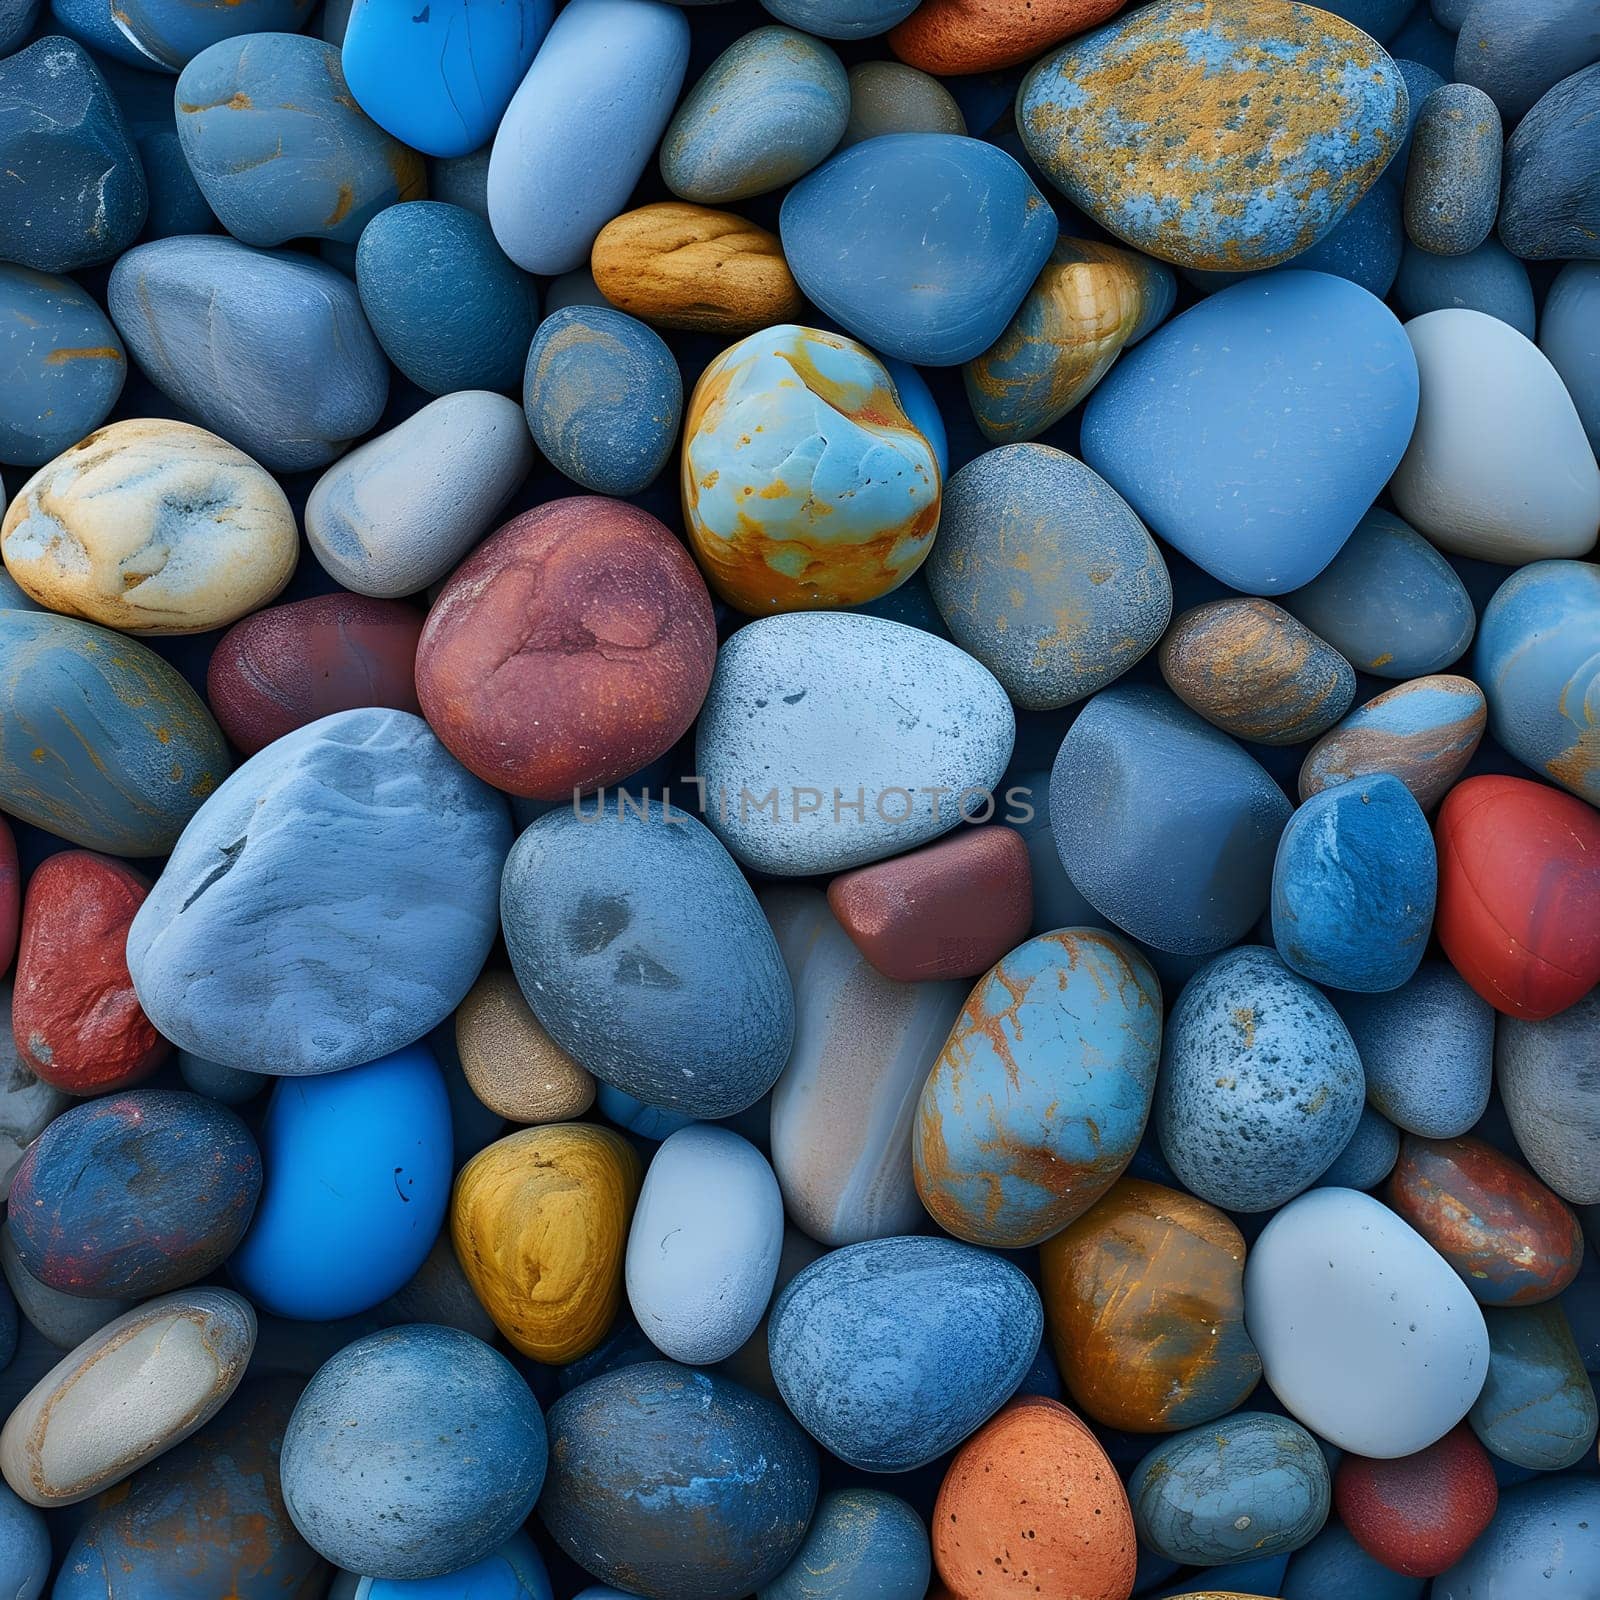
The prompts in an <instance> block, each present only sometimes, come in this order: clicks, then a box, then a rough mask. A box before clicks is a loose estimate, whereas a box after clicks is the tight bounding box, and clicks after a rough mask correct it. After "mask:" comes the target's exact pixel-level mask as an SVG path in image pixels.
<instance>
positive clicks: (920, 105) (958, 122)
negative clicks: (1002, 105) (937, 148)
mask: <svg viewBox="0 0 1600 1600" xmlns="http://www.w3.org/2000/svg"><path fill="white" fill-rule="evenodd" d="M809 3H810V0H778V4H779V5H780V6H781V7H782V9H784V10H787V11H791V12H793V11H796V10H799V9H800V6H801V5H802V4H809ZM899 3H903V0H899ZM767 9H768V10H769V11H773V8H772V7H771V6H768V7H767ZM773 15H774V16H776V15H777V12H776V11H773ZM811 31H812V32H813V33H817V32H825V31H826V30H824V29H819V28H816V27H813V28H812V30H811ZM848 77H849V85H850V119H849V121H848V122H846V124H845V129H844V137H843V138H842V139H841V140H840V141H839V144H840V147H841V148H844V147H846V146H849V145H853V144H860V143H861V141H862V140H863V139H876V138H877V137H878V136H879V134H883V133H965V132H966V131H967V119H966V118H965V117H964V116H962V114H961V107H960V106H959V105H957V104H956V99H955V96H954V95H953V94H951V93H950V91H949V90H948V89H947V88H945V86H944V85H943V84H942V83H940V82H939V80H938V79H937V78H930V77H929V76H928V74H927V73H925V72H918V71H917V70H916V68H915V67H908V66H906V65H905V63H904V62H901V61H860V62H857V63H856V65H855V66H853V67H851V69H850V71H849V74H848Z"/></svg>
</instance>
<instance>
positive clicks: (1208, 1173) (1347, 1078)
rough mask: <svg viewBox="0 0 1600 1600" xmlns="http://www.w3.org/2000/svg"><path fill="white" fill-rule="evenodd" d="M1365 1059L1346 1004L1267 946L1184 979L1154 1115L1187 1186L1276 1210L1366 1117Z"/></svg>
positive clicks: (1233, 1202)
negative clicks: (1346, 1019) (1345, 1019)
mask: <svg viewBox="0 0 1600 1600" xmlns="http://www.w3.org/2000/svg"><path fill="white" fill-rule="evenodd" d="M1362 1094H1363V1078H1362V1072H1361V1060H1360V1057H1359V1056H1358V1055H1357V1054H1356V1048H1355V1045H1354V1044H1353V1043H1352V1042H1351V1039H1350V1035H1349V1033H1348V1031H1347V1030H1346V1028H1345V1026H1344V1024H1343V1023H1342V1022H1341V1021H1340V1020H1339V1015H1338V1013H1337V1012H1336V1011H1335V1010H1334V1009H1333V1007H1332V1005H1330V1004H1329V1002H1328V1001H1327V1000H1326V999H1325V998H1324V997H1323V996H1322V994H1321V993H1320V991H1318V990H1317V989H1314V988H1313V987H1312V986H1311V985H1310V984H1309V983H1306V982H1305V981H1304V980H1303V979H1301V978H1299V977H1297V976H1296V975H1295V974H1294V973H1293V972H1291V971H1290V970H1289V969H1288V968H1287V967H1286V966H1285V965H1284V964H1283V962H1282V961H1281V960H1280V959H1279V958H1278V956H1277V955H1276V954H1275V953H1274V952H1273V951H1271V950H1267V949H1264V948H1263V947H1261V946H1260V945H1245V946H1242V947H1241V948H1239V949H1237V950H1229V951H1227V952H1226V953H1224V954H1223V955H1220V956H1217V957H1216V958H1214V959H1213V960H1211V961H1209V962H1207V963H1206V965H1205V966H1203V967H1201V968H1200V970H1199V971H1198V972H1197V973H1195V975H1194V976H1193V977H1192V978H1191V979H1190V980H1189V981H1188V983H1186V984H1185V985H1184V987H1183V991H1182V993H1181V994H1180V995H1179V997H1178V1002H1177V1004H1176V1005H1175V1006H1174V1007H1173V1009H1172V1014H1171V1016H1170V1017H1169V1018H1168V1019H1167V1029H1166V1037H1165V1040H1164V1042H1163V1048H1162V1056H1161V1074H1160V1077H1159V1078H1158V1080H1157V1083H1156V1095H1155V1112H1154V1119H1153V1120H1154V1124H1155V1129H1156V1133H1157V1136H1158V1137H1159V1139H1160V1141H1161V1150H1162V1153H1163V1155H1165V1157H1166V1159H1167V1161H1168V1162H1169V1163H1170V1165H1171V1167H1172V1170H1173V1171H1174V1172H1175V1173H1176V1174H1177V1175H1178V1177H1179V1178H1180V1179H1181V1180H1182V1181H1183V1183H1184V1184H1185V1185H1186V1186H1187V1187H1188V1188H1190V1189H1192V1190H1193V1191H1194V1192H1195V1193H1196V1194H1198V1195H1200V1196H1201V1197H1202V1198H1203V1199H1206V1200H1209V1201H1210V1202H1211V1203H1212V1204H1213V1205H1217V1206H1221V1207H1222V1208H1223V1209H1224V1210H1227V1211H1246V1212H1252V1211H1271V1210H1274V1209H1276V1208H1277V1207H1278V1206H1281V1205H1282V1204H1283V1203H1284V1202H1285V1201H1286V1200H1288V1199H1290V1198H1291V1197H1292V1196H1293V1195H1296V1194H1298V1193H1299V1192H1300V1191H1301V1190H1302V1189H1304V1188H1305V1187H1306V1186H1307V1185H1308V1184H1311V1183H1314V1182H1315V1181H1316V1180H1317V1179H1318V1178H1319V1177H1320V1176H1321V1175H1322V1174H1323V1172H1325V1171H1326V1170H1327V1168H1328V1167H1329V1166H1331V1165H1332V1163H1333V1161H1334V1160H1335V1158H1336V1157H1337V1156H1338V1155H1339V1153H1340V1152H1341V1151H1342V1150H1343V1149H1344V1147H1345V1144H1346V1143H1347V1142H1348V1140H1349V1138H1350V1135H1351V1134H1352V1133H1353V1132H1354V1131H1355V1127H1356V1123H1357V1121H1358V1120H1359V1119H1360V1116H1361V1105H1362Z"/></svg>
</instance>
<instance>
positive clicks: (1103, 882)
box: [1050, 684, 1289, 956]
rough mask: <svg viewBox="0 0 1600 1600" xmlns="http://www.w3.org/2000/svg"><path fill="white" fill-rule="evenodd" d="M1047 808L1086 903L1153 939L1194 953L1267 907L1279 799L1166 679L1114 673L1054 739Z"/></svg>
mask: <svg viewBox="0 0 1600 1600" xmlns="http://www.w3.org/2000/svg"><path fill="white" fill-rule="evenodd" d="M1050 814H1051V828H1052V831H1053V832H1054V835H1055V841H1056V848H1057V850H1058V851H1059V852H1060V854H1061V862H1062V865H1063V866H1064V867H1065V868H1066V869H1067V873H1068V875H1069V876H1070V877H1071V879H1072V882H1073V884H1074V886H1075V887H1076V888H1077V889H1078V891H1079V892H1080V893H1081V894H1082V895H1083V896H1084V898H1085V899H1086V900H1087V901H1088V902H1089V904H1090V905H1092V906H1093V907H1094V909H1095V910H1096V911H1098V912H1100V914H1101V915H1103V916H1105V917H1107V918H1109V919H1110V920H1111V921H1112V922H1114V923H1116V925H1117V926H1118V927H1119V928H1122V929H1123V930H1124V931H1125V932H1127V933H1131V934H1132V935H1133V936H1134V938H1136V939H1140V940H1142V941H1143V942H1144V943H1146V944H1149V945H1153V946H1154V947H1155V948H1156V949H1158V950H1166V951H1170V952H1172V953H1174V954H1180V955H1195V956H1200V955H1209V954H1210V953H1211V952H1212V951H1215V950H1220V949H1222V948H1223V947H1224V946H1225V945H1229V944H1232V943H1234V942H1235V941H1236V940H1237V939H1239V938H1241V937H1242V936H1243V935H1244V934H1245V932H1246V931H1247V930H1248V929H1249V928H1250V927H1251V926H1252V925H1253V924H1254V923H1255V922H1256V920H1257V919H1258V918H1259V917H1260V915H1261V913H1262V912H1263V911H1264V910H1265V909H1266V905H1267V896H1268V893H1269V889H1270V884H1271V877H1272V856H1273V852H1274V851H1275V850H1276V849H1277V847H1278V835H1279V834H1280V833H1281V832H1282V831H1283V826H1284V824H1285V823H1286V822H1287V821H1288V818H1289V802H1288V801H1287V800H1286V799H1285V798H1284V795H1283V791H1282V790H1281V789H1279V788H1278V786H1277V785H1276V784H1275V783H1274V782H1273V781H1272V780H1271V779H1270V778H1269V777H1268V776H1267V774H1266V772H1265V771H1264V770H1263V769H1262V768H1261V767H1260V766H1258V765H1257V764H1256V762H1255V761H1253V760H1252V759H1251V758H1250V756H1248V755H1247V754H1246V753H1245V752H1244V751H1243V750H1241V749H1240V748H1239V747H1238V745H1236V744H1235V743H1234V742H1233V741H1232V740H1231V739H1229V738H1227V737H1226V736H1225V735H1224V734H1222V733H1219V732H1218V731H1217V730H1216V729H1215V728H1212V727H1211V726H1209V725H1208V724H1207V723H1205V722H1202V721H1201V720H1200V718H1199V717H1197V716H1195V714H1194V713H1193V712H1192V711H1189V710H1188V709H1187V708H1185V707H1184V706H1183V705H1181V704H1180V703H1179V702H1178V700H1177V699H1176V698H1174V697H1173V696H1172V695H1170V694H1168V693H1167V692H1166V691H1165V690H1162V689H1153V688H1146V687H1144V686H1143V685H1139V686H1131V685H1121V684H1119V685H1117V686H1116V687H1114V688H1111V689H1105V690H1102V691H1101V692H1100V693H1099V694H1098V695H1096V696H1095V698H1094V699H1093V700H1091V701H1090V702H1089V704H1088V705H1087V706H1086V707H1085V708H1084V710H1083V711H1082V713H1081V714H1080V715H1079V717H1078V719H1077V720H1076V721H1075V722H1074V723H1073V724H1072V727H1071V729H1070V730H1069V731H1068V733H1067V736H1066V738H1065V739H1063V740H1062V742H1061V749H1060V751H1059V752H1058V754H1057V756H1056V760H1055V766H1054V768H1053V770H1052V772H1051V776H1050Z"/></svg>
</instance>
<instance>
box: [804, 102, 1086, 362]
mask: <svg viewBox="0 0 1600 1600" xmlns="http://www.w3.org/2000/svg"><path fill="white" fill-rule="evenodd" d="M780 231H781V233H782V236H783V249H784V254H785V255H786V256H787V257H788V259H789V265H790V267H791V268H792V269H793V270H794V275H795V277H796V279H798V280H799V284H800V287H801V288H802V289H803V290H804V291H805V292H806V294H807V296H808V297H809V298H810V299H812V300H814V301H815V302H816V304H817V305H818V306H820V307H821V308H822V309H823V310H824V311H825V312H827V314H828V315H829V316H830V317H833V318H834V319H835V320H836V321H838V322H839V323H841V324H842V325H843V326H844V327H845V328H846V329H847V330H848V331H849V332H851V333H853V334H854V335H855V336H856V337H857V338H858V339H861V340H863V341H864V342H865V343H867V344H869V345H870V346H872V348H873V349H874V350H880V351H882V352H883V353H884V354H885V355H891V356H896V357H898V358H899V359H900V360H902V361H911V362H915V363H917V364H919V365H921V366H931V367H953V366H958V365H960V363H961V362H963V361H970V360H971V359H972V357H974V356H976V355H978V354H979V353H980V352H982V351H984V350H986V349H988V347H989V346H990V345H991V344H993V343H994V342H995V340H996V339H997V338H999V337H1000V335H1001V333H1002V332H1003V331H1004V329H1005V327H1006V324H1007V323H1008V322H1009V321H1010V320H1011V316H1012V313H1013V312H1015V310H1016V309H1017V307H1018V305H1020V304H1021V302H1022V297H1023V295H1024V294H1026V293H1027V291H1028V289H1029V287H1030V286H1031V285H1032V283H1033V280H1034V279H1035V278H1036V277H1037V276H1038V274H1039V269H1040V268H1041V267H1043V266H1044V264H1045V261H1046V260H1047V259H1048V258H1049V255H1050V251H1051V248H1052V246H1053V245H1054V244H1055V238H1056V228H1055V219H1054V217H1053V215H1052V213H1051V210H1050V206H1049V203H1048V202H1047V201H1046V200H1045V198H1044V196H1043V195H1042V194H1040V193H1039V191H1038V190H1037V189H1036V188H1035V187H1034V186H1033V182H1032V180H1031V179H1030V178H1029V177H1028V175H1027V173H1026V172H1024V171H1023V169H1022V168H1021V167H1020V166H1018V165H1017V163H1016V162H1015V161H1014V160H1012V158H1011V157H1010V156H1008V155H1007V154H1006V153H1005V152H1004V151H1003V150H1001V149H999V148H998V147H997V146H995V145H989V144H984V143H982V142H981V141H979V140H977V139H965V138H962V137H961V136H959V135H957V134H944V133H902V134H886V135H885V136H884V137H882V138H879V139H869V140H867V141H866V142H865V143H863V144H858V145H852V146H851V147H850V148H849V149H848V150H843V151H841V152H840V153H839V154H838V155H836V156H835V157H834V158H833V159H832V160H831V161H829V162H828V163H827V165H826V166H824V167H821V168H819V169H818V170H817V171H816V172H813V173H811V174H809V175H808V176H806V177H805V178H802V179H801V180H800V182H799V183H797V184H796V185H795V186H794V187H793V188H792V189H791V190H790V191H789V194H788V196H787V197H786V198H785V200H784V202H783V213H782V218H781V223H780ZM913 285H914V286H915V292H913Z"/></svg>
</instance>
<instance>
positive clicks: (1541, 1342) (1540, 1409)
mask: <svg viewBox="0 0 1600 1600" xmlns="http://www.w3.org/2000/svg"><path fill="white" fill-rule="evenodd" d="M1483 1318H1484V1321H1485V1322H1486V1323H1487V1324H1488V1325H1489V1375H1488V1377H1486V1378H1485V1379H1484V1382H1483V1391H1482V1393H1481V1394H1479V1396H1478V1398H1477V1399H1476V1400H1475V1401H1474V1402H1473V1405H1472V1411H1471V1413H1470V1414H1469V1416H1468V1419H1467V1420H1468V1421H1469V1422H1470V1423H1471V1424H1472V1431H1473V1432H1474V1433H1475V1434H1477V1436H1478V1438H1479V1440H1480V1442H1481V1443H1482V1444H1483V1446H1484V1448H1485V1449H1486V1450H1488V1451H1489V1453H1490V1454H1491V1455H1493V1456H1496V1457H1497V1458H1498V1459H1499V1460H1501V1461H1507V1462H1510V1464H1511V1465H1512V1466H1514V1467H1530V1468H1532V1469H1534V1470H1535V1471H1539V1472H1560V1471H1561V1470H1562V1469H1563V1468H1566V1467H1571V1466H1576V1465H1577V1463H1578V1462H1580V1461H1582V1460H1583V1459H1584V1457H1585V1456H1592V1455H1593V1454H1594V1439H1595V1427H1596V1424H1597V1422H1600V1410H1597V1407H1596V1403H1595V1392H1594V1387H1593V1385H1592V1384H1591V1383H1590V1381H1589V1375H1588V1373H1586V1372H1585V1371H1584V1370H1583V1357H1582V1356H1581V1355H1580V1354H1579V1351H1578V1346H1577V1343H1576V1341H1575V1340H1574V1339H1573V1337H1572V1327H1571V1324H1570V1323H1568V1321H1567V1314H1566V1312H1565V1311H1563V1310H1562V1309H1561V1306H1560V1305H1559V1304H1558V1303H1556V1302H1554V1301H1552V1302H1550V1303H1548V1304H1545V1305H1540V1306H1527V1307H1524V1308H1521V1309H1504V1308H1490V1309H1489V1310H1487V1311H1485V1312H1484V1314H1483Z"/></svg>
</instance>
